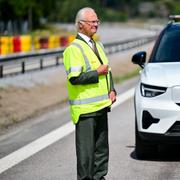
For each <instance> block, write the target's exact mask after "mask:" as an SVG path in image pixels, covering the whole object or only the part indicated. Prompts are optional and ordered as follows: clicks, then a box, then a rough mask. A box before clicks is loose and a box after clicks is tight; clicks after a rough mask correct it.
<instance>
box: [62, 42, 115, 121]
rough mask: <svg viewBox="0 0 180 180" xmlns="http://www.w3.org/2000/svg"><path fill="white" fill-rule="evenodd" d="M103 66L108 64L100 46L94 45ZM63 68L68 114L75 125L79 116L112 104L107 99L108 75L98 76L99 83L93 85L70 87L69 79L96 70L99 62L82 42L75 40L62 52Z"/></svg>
mask: <svg viewBox="0 0 180 180" xmlns="http://www.w3.org/2000/svg"><path fill="white" fill-rule="evenodd" d="M96 45H97V49H98V52H99V55H100V57H101V60H102V61H103V64H108V59H107V57H106V55H105V53H104V49H103V46H102V44H100V43H99V42H98V43H96ZM63 57H64V67H65V69H66V73H67V79H68V96H69V103H70V112H71V116H72V120H73V122H74V123H75V124H76V123H77V122H78V120H79V116H80V115H81V114H87V113H92V112H96V111H98V110H101V109H103V108H105V107H108V106H110V105H111V104H112V102H111V100H110V99H109V96H108V93H109V85H108V84H110V78H109V73H108V75H101V76H99V77H98V78H99V82H98V83H93V84H83V85H72V84H71V83H70V81H69V79H70V78H71V77H78V76H79V75H80V74H81V73H82V72H88V71H92V70H96V69H97V68H98V67H99V66H100V65H101V63H100V61H99V59H98V58H97V56H96V55H95V53H94V52H93V51H92V50H90V47H89V45H88V44H86V43H85V42H84V41H82V40H79V39H75V40H74V41H73V42H72V43H71V44H70V45H69V46H68V47H67V48H66V49H65V51H64V53H63Z"/></svg>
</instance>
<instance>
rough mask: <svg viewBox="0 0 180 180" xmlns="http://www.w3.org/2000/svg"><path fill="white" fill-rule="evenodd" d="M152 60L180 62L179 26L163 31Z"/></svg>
mask: <svg viewBox="0 0 180 180" xmlns="http://www.w3.org/2000/svg"><path fill="white" fill-rule="evenodd" d="M152 62H180V28H178V29H177V28H170V29H168V30H167V31H166V32H165V34H164V35H163V37H162V39H161V41H160V43H159V46H158V49H157V51H156V54H155V57H154V58H153V60H152Z"/></svg>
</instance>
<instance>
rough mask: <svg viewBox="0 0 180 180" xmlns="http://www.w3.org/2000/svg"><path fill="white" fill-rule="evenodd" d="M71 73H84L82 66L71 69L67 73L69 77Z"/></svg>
mask: <svg viewBox="0 0 180 180" xmlns="http://www.w3.org/2000/svg"><path fill="white" fill-rule="evenodd" d="M71 72H82V67H81V66H76V67H71V68H70V69H69V70H68V71H66V73H67V75H69V74H70V73H71Z"/></svg>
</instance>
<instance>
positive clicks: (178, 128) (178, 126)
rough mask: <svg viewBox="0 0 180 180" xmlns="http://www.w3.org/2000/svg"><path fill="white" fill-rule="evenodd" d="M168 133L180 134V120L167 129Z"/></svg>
mask: <svg viewBox="0 0 180 180" xmlns="http://www.w3.org/2000/svg"><path fill="white" fill-rule="evenodd" d="M166 135H172V136H173V135H174V136H175V135H180V122H179V121H177V122H175V123H174V124H173V125H172V126H171V127H170V129H169V130H168V131H167V133H166Z"/></svg>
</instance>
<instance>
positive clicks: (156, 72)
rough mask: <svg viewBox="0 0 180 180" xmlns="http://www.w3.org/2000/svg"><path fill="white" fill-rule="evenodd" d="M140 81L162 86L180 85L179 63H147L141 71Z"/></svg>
mask: <svg viewBox="0 0 180 180" xmlns="http://www.w3.org/2000/svg"><path fill="white" fill-rule="evenodd" d="M141 82H143V83H145V84H150V85H154V86H163V87H172V86H177V85H180V63H179V62H178V63H174V62H173V63H148V64H147V65H146V66H145V68H144V69H143V70H142V71H141Z"/></svg>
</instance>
